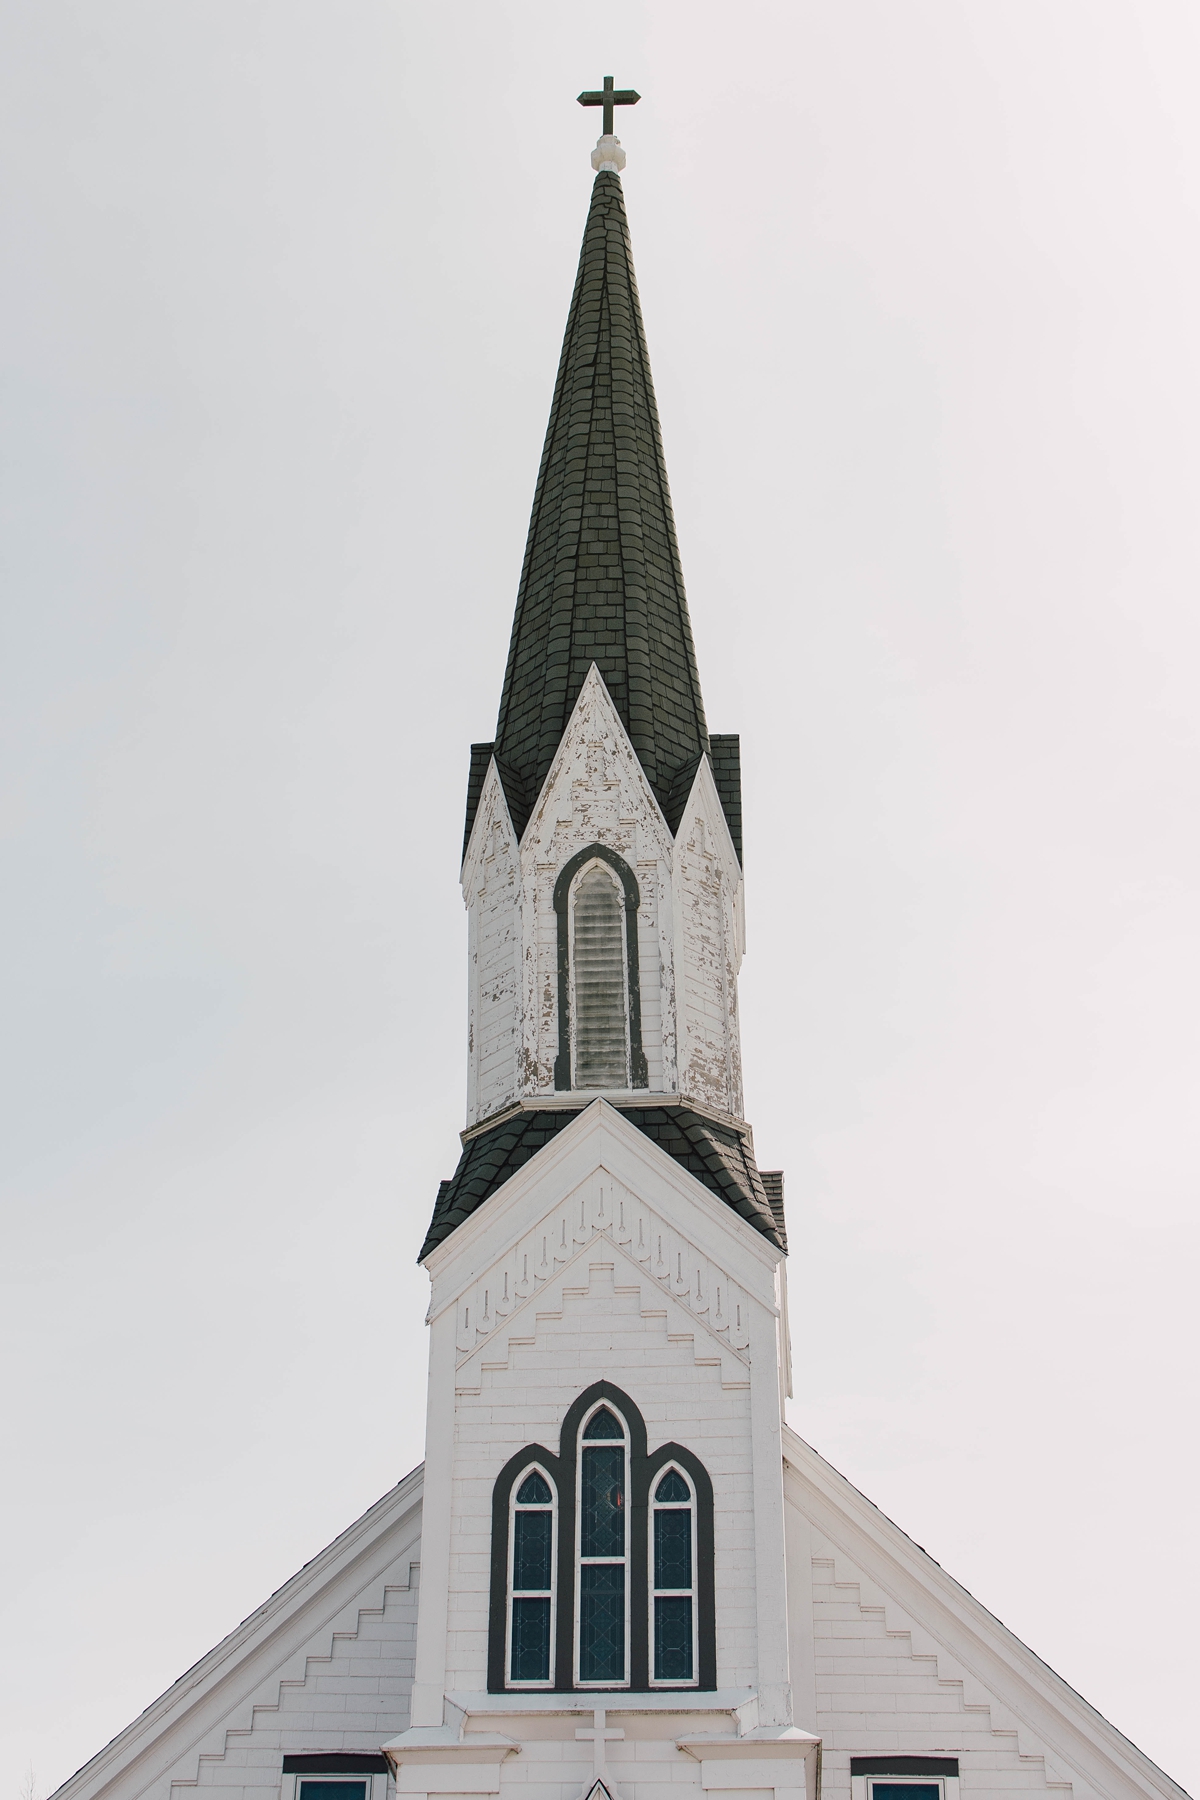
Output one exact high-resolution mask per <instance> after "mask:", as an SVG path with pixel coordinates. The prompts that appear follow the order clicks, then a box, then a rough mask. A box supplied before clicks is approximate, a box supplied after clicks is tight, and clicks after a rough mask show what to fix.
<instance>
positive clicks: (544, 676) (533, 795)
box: [467, 171, 710, 833]
mask: <svg viewBox="0 0 1200 1800" xmlns="http://www.w3.org/2000/svg"><path fill="white" fill-rule="evenodd" d="M593 662H595V663H596V664H597V666H598V667H599V670H600V673H601V675H603V677H604V680H605V683H606V684H607V687H608V691H609V693H610V694H611V695H612V698H613V701H614V703H615V705H616V707H617V710H618V712H619V713H620V715H621V718H622V720H623V721H624V724H625V728H626V730H627V731H628V732H629V736H630V738H631V739H632V741H633V745H634V748H635V749H636V751H637V753H638V756H639V758H640V759H641V763H642V767H643V769H644V770H645V772H646V776H647V778H648V780H649V782H650V785H651V787H652V788H653V790H654V793H655V795H656V796H657V798H658V801H659V804H660V805H661V806H662V808H663V811H664V813H665V814H666V817H667V822H668V824H669V825H670V826H671V829H672V830H674V829H675V827H676V825H677V823H678V819H679V814H680V812H681V810H682V808H683V806H684V804H685V802H686V800H687V795H688V791H689V789H690V787H691V782H692V779H693V777H694V775H695V771H696V768H697V766H698V763H699V760H700V757H701V756H702V755H705V754H707V753H708V752H709V748H710V746H709V738H708V731H707V729H706V727H705V723H704V705H703V702H702V700H701V698H700V680H699V676H698V675H697V673H696V655H695V651H694V649H693V647H692V628H691V624H690V622H689V619H688V610H687V601H686V599H685V597H684V591H683V575H682V572H681V570H680V566H679V551H678V549H677V547H676V543H675V522H674V519H673V517H672V514H671V496H670V491H669V489H668V487H667V471H666V465H665V463H664V461H663V451H662V439H661V437H660V434H659V426H658V411H657V408H656V406H655V404H654V386H653V383H652V381H651V379H650V361H649V358H648V356H647V354H646V338H645V333H644V331H643V329H642V315H641V308H640V307H639V305H638V294H637V283H636V281H635V279H634V273H633V256H632V253H631V250H630V244H629V227H628V225H627V223H626V220H625V203H624V199H623V197H622V193H621V182H620V178H619V176H617V175H615V174H613V173H611V172H608V171H602V172H601V173H600V174H599V175H597V177H596V182H595V186H594V187H593V189H592V203H591V207H590V209H589V212H588V220H587V227H586V229H585V231H584V234H583V249H582V251H581V252H580V257H579V273H578V275H577V277H576V280H575V293H574V295H573V297H572V300H571V310H570V313H569V315H568V317H567V331H566V337H565V338H564V340H563V349H562V358H561V360H560V362H559V367H558V379H557V381H556V382H555V386H554V400H553V403H552V405H551V408H550V423H549V426H548V428H547V431H546V443H545V447H544V449H543V451H542V464H541V468H540V469H539V471H538V479H537V488H536V491H535V493H534V500H533V517H532V518H531V520H530V524H529V539H528V542H527V544H526V547H525V563H524V567H523V568H522V571H521V585H520V590H519V592H518V594H517V611H516V618H515V620H514V622H513V634H512V642H511V644H510V646H509V652H508V668H507V670H506V671H505V676H504V692H503V695H502V697H501V701H500V717H499V721H498V723H497V726H496V742H495V755H496V761H497V764H498V766H499V769H500V774H501V778H502V779H503V782H504V788H505V792H506V794H507V797H508V804H509V809H510V811H511V813H512V817H513V823H514V825H515V826H516V829H517V832H518V833H522V832H523V831H524V829H525V826H526V823H527V822H528V819H529V815H530V812H531V811H532V809H533V805H534V802H535V801H536V799H537V796H538V793H539V791H540V789H541V786H542V783H543V781H544V780H545V778H546V775H547V773H548V771H549V768H550V764H551V762H552V760H553V757H554V753H555V751H556V750H557V748H558V745H559V743H560V741H561V739H562V735H563V733H564V731H565V730H566V727H567V721H568V719H569V718H570V716H571V709H572V708H573V706H574V704H575V701H576V699H577V698H578V696H579V690H580V688H581V687H582V686H583V682H584V678H585V676H586V675H587V672H588V669H589V667H590V666H591V664H592V663H593ZM484 748H485V747H484V746H479V749H480V750H481V751H482V750H483V749H484ZM470 826H471V819H470V818H469V817H468V820H467V830H468V833H469V831H470Z"/></svg>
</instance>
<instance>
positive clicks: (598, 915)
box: [571, 862, 629, 1088]
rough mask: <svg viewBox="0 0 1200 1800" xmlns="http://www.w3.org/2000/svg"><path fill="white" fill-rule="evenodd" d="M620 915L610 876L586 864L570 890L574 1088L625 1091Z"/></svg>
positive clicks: (606, 870) (626, 1013)
mask: <svg viewBox="0 0 1200 1800" xmlns="http://www.w3.org/2000/svg"><path fill="white" fill-rule="evenodd" d="M624 912H625V908H624V906H623V905H622V895H621V886H620V882H619V881H618V880H617V879H616V877H615V875H614V873H613V871H612V870H611V869H610V868H608V867H607V866H606V865H605V864H604V863H602V862H594V863H592V864H590V865H589V867H588V868H586V869H584V871H583V873H582V874H581V875H580V876H579V877H578V879H577V880H576V882H575V884H574V886H573V888H572V890H571V988H572V994H571V998H572V1002H573V1005H572V1008H571V1014H572V1018H573V1020H574V1025H575V1043H574V1051H575V1055H574V1071H573V1073H574V1080H573V1082H572V1084H571V1085H572V1086H573V1087H577V1088H627V1087H628V1086H629V1002H628V987H627V982H626V976H625V919H624Z"/></svg>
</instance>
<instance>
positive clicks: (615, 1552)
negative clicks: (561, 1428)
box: [575, 1401, 629, 1687]
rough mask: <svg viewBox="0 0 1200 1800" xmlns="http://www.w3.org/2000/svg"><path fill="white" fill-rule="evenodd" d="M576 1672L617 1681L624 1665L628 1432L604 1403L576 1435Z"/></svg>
mask: <svg viewBox="0 0 1200 1800" xmlns="http://www.w3.org/2000/svg"><path fill="white" fill-rule="evenodd" d="M576 1492H577V1494H578V1497H579V1498H578V1509H579V1517H578V1534H577V1542H578V1545H579V1553H578V1555H577V1557H576V1559H575V1567H576V1581H577V1584H578V1585H577V1588H576V1606H575V1618H576V1622H577V1629H576V1638H575V1678H576V1681H577V1682H578V1684H579V1686H580V1687H623V1686H624V1685H625V1684H626V1682H627V1680H628V1669H629V1579H628V1575H629V1532H628V1523H629V1508H628V1505H627V1500H628V1495H629V1433H628V1431H627V1430H626V1428H625V1423H624V1421H623V1420H622V1419H620V1418H618V1416H617V1415H616V1413H615V1412H613V1410H612V1408H611V1407H610V1406H608V1405H606V1404H605V1403H604V1402H603V1401H602V1402H601V1403H600V1405H599V1406H598V1407H597V1408H596V1410H595V1411H594V1412H593V1413H592V1414H591V1415H590V1417H589V1418H587V1419H585V1420H584V1423H583V1430H582V1431H581V1432H580V1434H579V1473H578V1479H577V1484H576Z"/></svg>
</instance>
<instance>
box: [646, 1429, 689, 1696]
mask: <svg viewBox="0 0 1200 1800" xmlns="http://www.w3.org/2000/svg"><path fill="white" fill-rule="evenodd" d="M696 1626H697V1616H696V1496H695V1492H694V1491H693V1488H692V1484H691V1482H690V1481H689V1480H688V1478H687V1476H686V1475H685V1474H684V1472H683V1470H682V1469H680V1468H679V1467H677V1466H676V1465H675V1464H674V1463H673V1464H672V1465H671V1467H670V1468H668V1469H665V1470H664V1471H663V1473H662V1474H661V1475H660V1476H659V1477H658V1479H657V1481H656V1482H655V1484H654V1490H653V1493H652V1495H651V1501H650V1657H651V1669H650V1681H651V1685H652V1686H654V1687H658V1686H660V1685H662V1686H668V1687H679V1686H681V1685H683V1684H684V1683H687V1684H688V1685H689V1686H690V1685H691V1684H692V1683H693V1682H694V1681H695V1679H696V1662H697V1657H696Z"/></svg>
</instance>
